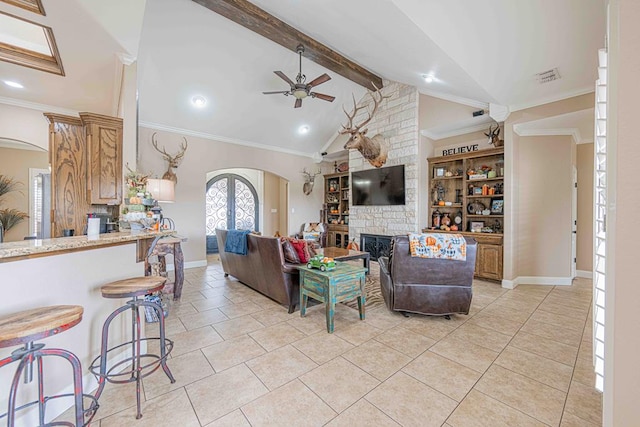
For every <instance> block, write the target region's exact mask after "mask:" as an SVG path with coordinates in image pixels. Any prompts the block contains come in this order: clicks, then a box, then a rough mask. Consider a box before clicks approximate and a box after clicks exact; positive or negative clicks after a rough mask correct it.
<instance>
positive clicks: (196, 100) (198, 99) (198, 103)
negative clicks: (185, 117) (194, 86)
mask: <svg viewBox="0 0 640 427" xmlns="http://www.w3.org/2000/svg"><path fill="white" fill-rule="evenodd" d="M191 103H192V104H193V105H194V106H195V107H198V108H203V107H204V106H205V105H207V100H206V98H205V97H204V96H201V95H196V96H194V97H193V98H191Z"/></svg>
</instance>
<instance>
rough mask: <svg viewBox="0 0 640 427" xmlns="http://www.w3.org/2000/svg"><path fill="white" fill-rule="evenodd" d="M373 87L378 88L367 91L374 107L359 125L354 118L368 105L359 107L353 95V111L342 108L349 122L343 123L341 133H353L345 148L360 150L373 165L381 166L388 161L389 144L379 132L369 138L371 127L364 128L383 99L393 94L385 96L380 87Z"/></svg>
mask: <svg viewBox="0 0 640 427" xmlns="http://www.w3.org/2000/svg"><path fill="white" fill-rule="evenodd" d="M372 84H373V83H372ZM373 87H375V88H376V90H375V92H371V91H370V90H369V91H367V92H368V93H369V96H370V97H371V99H372V100H373V109H372V110H371V111H367V112H368V117H367V118H366V119H365V120H364V121H363V122H362V123H360V124H359V125H354V124H353V119H354V118H355V117H356V114H357V113H358V111H359V110H362V109H363V108H365V107H366V105H361V106H360V107H358V104H357V103H356V98H355V97H353V113H352V114H349V113H347V111H346V110H345V109H344V107H343V108H342V110H343V111H344V113H345V114H346V115H347V118H348V119H349V123H348V124H347V125H346V126H344V125H343V126H342V130H341V131H340V132H339V133H340V134H342V135H344V134H349V135H351V137H350V138H349V140H348V141H347V143H346V144H345V145H344V148H345V149H347V150H351V149H355V150H358V151H359V152H360V154H362V157H364V158H365V159H367V161H368V162H369V163H371V165H372V166H375V167H377V168H379V167H381V166H382V165H384V164H385V163H386V162H387V154H388V152H389V145H388V143H387V141H385V139H384V137H383V136H382V135H380V134H377V135H375V136H374V137H373V138H369V137H368V136H366V134H367V131H368V130H369V129H367V128H364V129H362V128H363V127H364V126H365V125H367V124H368V123H369V122H370V121H371V119H373V116H374V115H375V114H376V111H377V110H378V107H379V106H380V102H382V100H383V99H385V98H390V97H391V95H387V96H383V95H382V92H381V91H380V89H378V88H377V87H376V86H375V85H373ZM361 129H362V130H361Z"/></svg>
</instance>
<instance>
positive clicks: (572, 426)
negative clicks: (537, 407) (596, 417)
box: [560, 411, 602, 427]
mask: <svg viewBox="0 0 640 427" xmlns="http://www.w3.org/2000/svg"><path fill="white" fill-rule="evenodd" d="M601 425H602V423H601V422H599V423H591V422H589V421H587V420H583V419H582V418H580V417H576V416H575V415H573V414H570V413H569V412H567V411H565V412H564V414H562V422H561V423H560V427H599V426H601Z"/></svg>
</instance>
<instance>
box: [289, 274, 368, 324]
mask: <svg viewBox="0 0 640 427" xmlns="http://www.w3.org/2000/svg"><path fill="white" fill-rule="evenodd" d="M298 269H299V270H300V316H304V315H305V314H306V312H307V301H308V299H309V297H311V298H313V299H315V300H317V301H320V302H323V303H324V305H325V311H326V316H327V332H329V333H333V317H334V313H335V309H336V303H338V302H342V301H348V300H351V299H354V298H356V297H357V298H358V311H359V312H360V320H364V305H365V302H366V301H365V292H364V284H365V273H366V272H367V269H366V268H364V267H356V266H354V265H349V264H345V263H341V262H336V269H335V270H331V271H320V270H318V269H315V268H307V266H306V265H300V266H298Z"/></svg>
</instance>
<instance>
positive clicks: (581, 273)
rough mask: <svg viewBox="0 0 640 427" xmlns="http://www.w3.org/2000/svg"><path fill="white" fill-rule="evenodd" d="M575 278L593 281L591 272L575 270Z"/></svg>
mask: <svg viewBox="0 0 640 427" xmlns="http://www.w3.org/2000/svg"><path fill="white" fill-rule="evenodd" d="M576 277H583V278H585V279H593V271H587V270H576Z"/></svg>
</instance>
